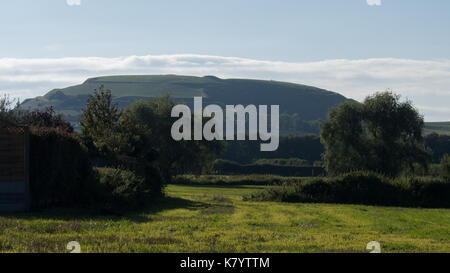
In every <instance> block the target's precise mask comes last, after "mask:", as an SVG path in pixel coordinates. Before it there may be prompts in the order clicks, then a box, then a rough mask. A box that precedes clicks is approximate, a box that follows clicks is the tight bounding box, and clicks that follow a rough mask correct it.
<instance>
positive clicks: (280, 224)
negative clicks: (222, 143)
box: [0, 185, 450, 253]
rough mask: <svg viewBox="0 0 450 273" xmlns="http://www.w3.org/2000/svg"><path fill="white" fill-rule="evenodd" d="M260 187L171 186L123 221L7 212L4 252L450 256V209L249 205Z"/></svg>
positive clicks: (0, 229)
mask: <svg viewBox="0 0 450 273" xmlns="http://www.w3.org/2000/svg"><path fill="white" fill-rule="evenodd" d="M265 187H267V186H258V185H251V186H250V185H247V186H245V185H228V186H224V185H222V186H221V185H169V186H167V187H166V196H167V197H166V198H165V199H164V200H163V201H162V202H161V203H159V204H158V206H155V208H149V209H145V210H142V211H141V212H138V213H132V214H128V215H124V216H111V215H109V216H108V215H103V216H102V215H99V214H98V212H94V211H89V210H74V209H51V210H46V211H42V212H40V213H14V214H5V213H3V214H0V252H63V253H64V252H68V250H67V249H66V245H67V243H68V242H70V241H78V242H79V243H80V245H81V251H82V252H164V253H165V252H295V253H296V252H333V253H336V252H368V250H366V245H367V243H368V242H370V241H378V242H379V243H380V245H381V251H382V252H450V228H449V227H450V210H449V209H415V208H398V207H372V206H363V205H337V204H312V203H279V202H250V201H243V196H244V195H247V194H250V193H253V192H255V191H256V192H257V191H261V190H263V189H264V188H265Z"/></svg>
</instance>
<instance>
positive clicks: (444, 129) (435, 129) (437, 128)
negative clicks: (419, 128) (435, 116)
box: [424, 121, 450, 135]
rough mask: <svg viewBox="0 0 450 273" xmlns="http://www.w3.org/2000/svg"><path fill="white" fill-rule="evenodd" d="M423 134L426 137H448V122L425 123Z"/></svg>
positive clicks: (449, 127)
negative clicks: (435, 135)
mask: <svg viewBox="0 0 450 273" xmlns="http://www.w3.org/2000/svg"><path fill="white" fill-rule="evenodd" d="M424 133H425V134H426V135H428V134H431V133H437V134H440V135H450V121H447V122H426V123H425V128H424Z"/></svg>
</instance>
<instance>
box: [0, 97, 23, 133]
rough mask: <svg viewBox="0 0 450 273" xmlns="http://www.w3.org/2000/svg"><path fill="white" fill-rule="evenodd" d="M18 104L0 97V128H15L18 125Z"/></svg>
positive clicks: (7, 98)
mask: <svg viewBox="0 0 450 273" xmlns="http://www.w3.org/2000/svg"><path fill="white" fill-rule="evenodd" d="M18 105H19V102H18V101H17V103H16V104H15V103H14V100H11V99H10V98H9V96H7V95H4V96H3V97H0V127H7V126H16V125H17V124H18V123H19V117H20V110H19V107H18Z"/></svg>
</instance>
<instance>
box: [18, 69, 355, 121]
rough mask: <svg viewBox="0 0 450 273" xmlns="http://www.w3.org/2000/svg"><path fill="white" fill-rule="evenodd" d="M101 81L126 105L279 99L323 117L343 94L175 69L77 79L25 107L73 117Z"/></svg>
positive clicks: (295, 110) (306, 115) (286, 108)
mask: <svg viewBox="0 0 450 273" xmlns="http://www.w3.org/2000/svg"><path fill="white" fill-rule="evenodd" d="M100 85H104V86H105V88H106V89H110V90H111V91H112V94H113V98H114V102H116V103H118V104H119V106H120V107H126V106H127V105H129V104H130V103H132V102H133V101H135V100H137V99H152V98H155V97H158V96H161V95H163V94H167V93H169V94H171V96H172V97H173V98H174V99H175V100H176V101H184V102H186V103H187V104H191V103H192V98H193V97H194V96H203V97H204V104H205V105H206V104H212V103H214V104H219V105H221V106H224V105H227V104H243V105H247V104H255V105H260V104H262V105H273V104H278V105H280V112H281V113H286V114H289V115H294V114H297V115H298V117H300V119H301V120H304V121H313V120H319V119H325V118H326V115H327V113H328V110H329V109H330V108H331V107H334V106H336V105H338V104H339V103H341V102H343V101H345V100H347V99H346V98H345V97H344V96H342V95H340V94H338V93H334V92H331V91H327V90H323V89H319V88H316V87H311V86H306V85H300V84H293V83H287V82H278V81H263V80H249V79H219V78H217V77H214V76H205V77H193V76H177V75H150V76H108V77H99V78H92V79H88V80H87V81H85V82H84V83H83V84H80V85H76V86H71V87H67V88H63V89H54V90H52V91H50V92H49V93H47V94H46V95H45V96H42V97H37V98H34V99H28V100H25V101H24V102H23V103H22V106H23V107H24V108H25V109H37V108H38V109H42V108H45V107H48V106H53V107H54V108H55V110H56V111H57V112H59V113H61V114H62V115H63V117H64V118H66V119H67V120H69V121H71V122H72V123H77V121H78V120H79V117H80V113H81V109H82V108H84V107H85V104H86V100H87V98H88V96H89V94H91V93H92V91H93V90H94V89H95V88H98V87H99V86H100Z"/></svg>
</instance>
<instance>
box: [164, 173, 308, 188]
mask: <svg viewBox="0 0 450 273" xmlns="http://www.w3.org/2000/svg"><path fill="white" fill-rule="evenodd" d="M299 179H300V178H299V177H283V176H279V175H262V174H250V175H192V174H183V175H177V176H175V177H174V178H173V180H172V184H179V185H227V186H233V185H276V184H281V183H284V182H290V181H291V182H294V181H298V180H299Z"/></svg>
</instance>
